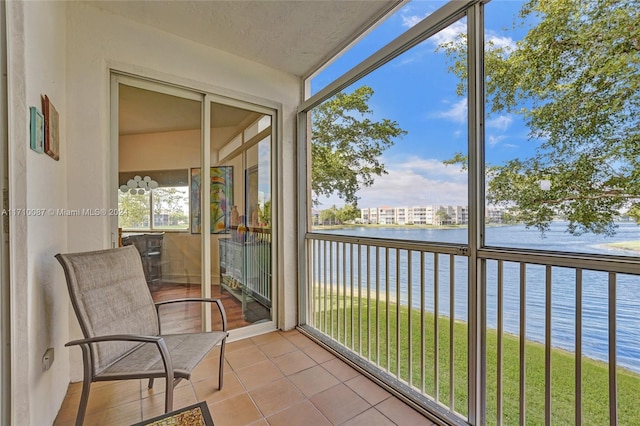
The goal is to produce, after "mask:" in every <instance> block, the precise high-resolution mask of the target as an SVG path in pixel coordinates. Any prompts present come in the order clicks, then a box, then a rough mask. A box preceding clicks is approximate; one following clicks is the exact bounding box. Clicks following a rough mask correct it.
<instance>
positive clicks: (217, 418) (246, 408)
mask: <svg viewBox="0 0 640 426" xmlns="http://www.w3.org/2000/svg"><path fill="white" fill-rule="evenodd" d="M209 411H210V412H211V417H212V418H213V423H214V424H215V425H216V426H241V425H248V424H250V423H253V422H257V421H258V420H260V419H261V418H262V415H261V414H260V411H259V410H258V408H257V407H256V406H255V404H254V403H253V401H252V400H251V398H249V396H248V395H246V394H241V395H238V396H234V397H232V398H227V399H225V400H223V401H220V402H215V403H213V404H209Z"/></svg>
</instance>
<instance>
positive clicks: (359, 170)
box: [311, 86, 406, 206]
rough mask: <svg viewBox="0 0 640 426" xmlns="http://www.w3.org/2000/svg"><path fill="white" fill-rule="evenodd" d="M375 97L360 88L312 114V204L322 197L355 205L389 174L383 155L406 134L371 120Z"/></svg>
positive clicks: (394, 126)
mask: <svg viewBox="0 0 640 426" xmlns="http://www.w3.org/2000/svg"><path fill="white" fill-rule="evenodd" d="M372 95H373V89H371V88H370V87H368V86H362V87H360V88H358V89H355V90H354V91H353V92H352V93H348V94H347V93H343V92H341V93H338V94H337V95H335V96H334V97H332V98H331V99H329V100H327V101H325V102H323V103H322V104H320V105H319V106H317V107H316V108H314V109H313V110H312V111H311V123H312V138H311V159H312V166H311V189H312V193H313V202H314V204H318V202H319V201H318V198H319V197H320V196H322V195H325V196H330V195H337V196H338V197H340V198H341V199H343V200H345V201H346V202H347V203H348V204H353V205H354V206H355V205H357V202H358V197H357V195H356V193H357V192H358V190H359V189H361V188H362V187H366V186H371V185H372V184H373V182H374V178H375V176H381V175H383V174H386V173H387V172H386V171H385V167H384V164H383V163H382V160H381V155H382V153H383V152H384V150H386V149H387V148H389V147H391V146H393V144H394V139H395V138H397V137H400V136H402V135H404V134H406V131H404V130H402V129H401V128H400V127H399V125H398V123H396V122H395V121H392V120H388V119H382V120H380V121H373V120H372V119H371V118H369V117H370V116H371V115H372V114H373V111H372V110H371V109H370V108H369V99H370V98H371V96H372Z"/></svg>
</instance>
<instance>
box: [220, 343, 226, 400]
mask: <svg viewBox="0 0 640 426" xmlns="http://www.w3.org/2000/svg"><path fill="white" fill-rule="evenodd" d="M226 340H227V338H226V337H225V338H224V339H222V344H221V345H220V368H219V369H218V389H219V390H222V380H223V377H224V344H225V342H226Z"/></svg>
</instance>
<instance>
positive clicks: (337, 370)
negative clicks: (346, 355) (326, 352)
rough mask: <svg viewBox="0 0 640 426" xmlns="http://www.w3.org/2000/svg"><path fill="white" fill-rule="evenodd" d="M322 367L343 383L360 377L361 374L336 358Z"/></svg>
mask: <svg viewBox="0 0 640 426" xmlns="http://www.w3.org/2000/svg"><path fill="white" fill-rule="evenodd" d="M322 366H323V367H324V368H325V369H326V370H327V371H329V373H331V374H333V375H334V376H336V379H338V380H340V381H341V382H345V381H347V380H350V379H353V378H354V377H358V376H359V375H360V373H358V372H357V371H356V370H354V369H353V368H351V367H349V366H348V365H347V364H346V363H345V362H344V361H342V360H340V359H338V358H334V359H332V360H329V361H327V362H325V363H323V364H322Z"/></svg>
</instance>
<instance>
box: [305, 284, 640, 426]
mask: <svg viewBox="0 0 640 426" xmlns="http://www.w3.org/2000/svg"><path fill="white" fill-rule="evenodd" d="M345 299H346V300H345ZM315 300H316V306H315V309H316V313H315V318H314V320H315V323H316V327H317V328H318V329H319V330H320V331H323V332H325V333H326V334H328V335H329V336H331V337H333V338H334V339H336V340H337V341H339V342H341V343H342V344H344V345H345V346H347V347H349V348H351V349H352V350H354V351H355V352H358V353H360V354H361V355H362V356H363V357H365V358H369V359H370V360H371V361H372V362H373V363H375V364H377V365H379V366H380V367H382V368H383V369H385V370H387V371H388V372H389V373H390V374H392V375H394V376H397V377H399V378H400V379H402V380H404V381H406V382H410V383H411V384H412V385H413V386H414V387H416V388H417V389H419V390H423V391H424V393H425V394H428V395H430V396H432V397H433V396H434V395H435V390H436V389H435V369H434V365H435V358H434V353H435V350H434V330H435V327H434V322H435V317H434V315H433V314H429V313H426V312H425V313H424V317H423V318H424V319H423V321H421V318H420V311H419V310H415V309H412V310H411V311H409V310H408V309H407V307H405V306H401V307H400V312H399V317H400V328H399V329H400V332H399V334H400V336H397V334H396V331H395V330H396V323H397V321H398V320H397V318H398V312H397V305H396V304H395V303H392V302H390V303H388V304H387V303H386V302H384V301H380V302H378V303H377V304H376V303H375V301H372V302H371V305H370V306H369V303H368V300H367V299H366V298H362V299H358V298H357V297H355V296H354V297H353V299H352V298H351V297H350V296H349V295H347V296H346V297H345V296H344V295H341V296H340V300H339V302H338V301H337V300H336V295H333V296H331V295H329V294H327V298H326V302H325V298H324V295H323V296H320V297H317V294H316V298H315ZM325 306H326V309H323V308H324V307H325ZM338 308H339V310H338ZM376 309H377V312H378V315H377V318H378V322H377V323H376ZM369 311H370V315H369V314H368V312H369ZM352 315H353V321H352V319H351V318H352ZM387 318H388V322H387ZM387 323H388V324H389V328H388V330H389V331H388V332H387ZM332 325H333V327H332ZM409 325H410V328H409ZM422 325H424V326H422ZM450 325H451V323H450V321H449V318H447V317H442V316H440V317H438V352H437V353H438V357H437V359H438V399H439V401H440V402H442V403H443V404H445V405H447V406H448V405H449V394H450V386H449V377H450V372H451V369H450V359H449V354H450V351H449V345H450V339H451V333H450ZM352 326H353V327H352ZM529 326H531V325H529ZM376 330H378V332H377V333H376ZM409 330H411V333H409ZM422 332H424V341H423V342H421V337H420V336H421V334H422ZM376 335H377V336H378V337H377V338H376ZM409 337H411V346H409ZM398 339H399V346H398V344H397V342H398ZM387 341H388V342H389V345H388V348H389V349H388V355H387ZM453 342H454V362H453V368H454V379H455V381H454V397H455V398H454V408H455V410H456V411H457V412H459V413H462V414H463V415H465V416H466V414H467V325H466V323H463V322H459V321H456V322H454V329H453ZM421 344H422V345H424V348H425V353H424V363H423V362H422V358H421ZM519 344H520V342H519V339H518V337H517V336H513V335H508V334H504V335H503V380H502V387H503V413H504V414H503V424H505V425H511V424H517V423H518V419H519V398H520V396H519V392H520V391H519V389H520V387H519V380H520V378H519V377H520V361H519ZM496 348H497V331H496V330H488V331H487V388H488V389H487V424H489V425H491V424H496V413H497V408H496V401H497V395H496V393H497V392H496V389H497V367H496V365H497V361H496V360H497V349H496ZM525 351H526V359H527V360H526V397H525V398H526V403H527V405H526V406H527V411H526V423H527V424H528V425H529V424H531V425H539V424H544V391H545V376H544V369H545V352H544V345H542V344H539V343H535V342H527V344H526V349H525ZM398 356H399V359H400V362H399V365H400V369H399V371H398V367H397V366H398ZM551 363H552V379H551V383H552V404H551V412H552V421H553V423H554V424H559V425H565V424H574V420H575V383H574V382H575V356H574V355H573V354H572V353H569V352H566V351H563V350H560V349H554V350H553V351H552V361H551ZM409 365H411V366H412V376H411V377H409V374H408V370H409V368H408V366H409ZM422 366H424V368H421V367H422ZM617 380H618V424H619V425H640V375H638V374H634V373H631V372H629V371H628V370H625V369H618V375H617ZM582 389H583V392H582V401H583V402H582V404H583V409H582V413H583V424H584V425H604V424H609V405H608V389H609V385H608V366H607V364H605V363H603V362H599V361H594V360H592V359H589V358H583V362H582Z"/></svg>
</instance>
